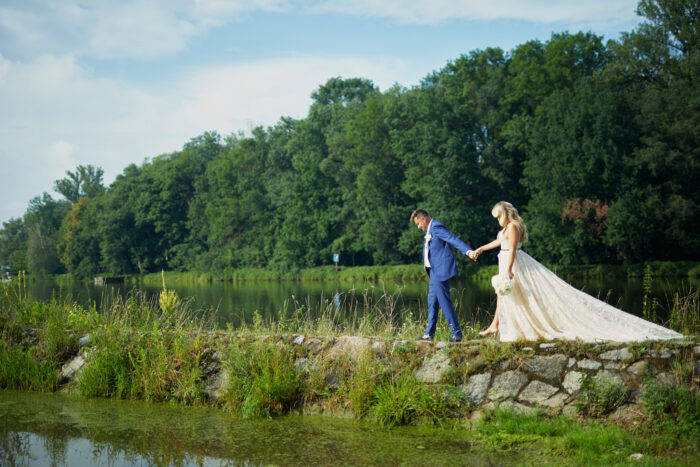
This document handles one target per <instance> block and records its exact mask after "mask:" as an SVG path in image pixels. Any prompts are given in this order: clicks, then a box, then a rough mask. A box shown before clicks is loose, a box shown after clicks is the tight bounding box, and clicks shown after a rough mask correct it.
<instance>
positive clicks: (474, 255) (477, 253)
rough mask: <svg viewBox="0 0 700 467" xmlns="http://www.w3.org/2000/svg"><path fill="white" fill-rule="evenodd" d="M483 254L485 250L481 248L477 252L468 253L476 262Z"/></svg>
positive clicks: (470, 251)
mask: <svg viewBox="0 0 700 467" xmlns="http://www.w3.org/2000/svg"><path fill="white" fill-rule="evenodd" d="M482 252H483V250H482V249H481V248H477V249H476V250H469V251H467V256H469V257H470V258H471V259H473V260H474V261H476V260H477V259H478V258H479V255H480V254H481V253H482Z"/></svg>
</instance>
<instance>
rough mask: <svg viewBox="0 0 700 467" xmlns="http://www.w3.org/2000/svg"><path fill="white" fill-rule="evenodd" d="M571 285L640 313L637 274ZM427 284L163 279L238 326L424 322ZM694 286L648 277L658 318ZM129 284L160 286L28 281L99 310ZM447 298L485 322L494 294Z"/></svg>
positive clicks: (36, 295)
mask: <svg viewBox="0 0 700 467" xmlns="http://www.w3.org/2000/svg"><path fill="white" fill-rule="evenodd" d="M570 283H571V284H572V285H573V286H574V287H576V288H579V289H582V290H584V291H585V292H587V293H589V294H591V295H593V296H595V297H599V298H601V299H604V300H605V301H607V302H608V303H610V304H612V305H613V306H616V307H618V308H620V309H622V310H625V311H627V312H629V313H632V314H635V315H638V316H641V313H642V297H643V288H642V279H641V278H630V279H628V278H625V277H613V278H594V279H591V278H587V279H581V278H578V279H573V280H570ZM427 287H428V283H427V282H407V283H395V282H390V281H387V282H359V283H351V282H332V281H330V282H294V281H287V282H236V283H232V282H190V283H169V284H168V288H169V289H173V290H175V291H176V292H177V293H178V295H179V296H180V297H182V298H184V299H189V300H190V304H189V305H190V308H191V309H193V310H199V312H200V313H204V310H214V311H215V317H216V321H217V324H218V326H220V327H226V325H227V324H231V325H232V326H234V327H235V326H238V325H239V324H240V322H241V320H243V319H245V320H246V322H248V323H250V322H251V320H252V315H253V313H254V312H255V311H258V312H259V313H260V314H261V315H262V316H263V317H264V318H265V319H266V320H268V321H270V320H277V319H279V317H280V316H281V315H287V316H288V315H290V314H292V313H293V312H294V311H295V310H298V309H303V310H305V312H308V313H309V314H311V315H312V316H317V315H319V314H320V313H322V312H323V311H324V310H328V309H337V310H338V311H339V312H340V313H341V314H344V315H345V316H347V317H348V318H350V319H352V317H353V316H358V315H359V316H361V315H362V313H363V312H365V310H370V311H371V312H373V313H385V314H391V315H393V317H394V319H397V320H400V319H401V318H402V317H405V316H406V314H407V313H412V314H413V316H414V317H415V318H418V319H423V318H424V317H425V315H426V314H427V312H426V308H425V299H426V295H427ZM691 287H692V288H693V289H697V287H698V281H697V280H689V279H684V278H664V279H658V280H655V281H654V284H653V290H652V296H653V297H655V298H657V300H658V302H659V309H658V310H657V314H658V316H659V319H660V320H662V321H663V319H664V318H665V317H666V316H667V315H668V310H669V309H670V306H671V304H672V298H673V294H674V293H676V292H680V293H688V291H689V290H690V289H691ZM134 288H137V289H140V290H142V291H144V292H145V293H146V294H147V295H148V296H149V297H154V298H156V299H157V297H158V294H159V293H160V290H161V286H160V285H159V284H137V283H125V284H107V285H104V286H95V285H94V284H92V283H88V282H77V281H76V282H68V283H66V282H61V283H58V282H55V281H51V280H35V281H30V282H29V284H28V294H29V297H30V298H31V299H34V300H40V301H48V300H51V299H52V298H60V299H66V298H68V299H70V300H75V301H77V302H78V303H80V304H82V305H88V304H92V303H93V302H95V303H96V304H97V307H98V309H103V305H104V306H108V305H109V303H110V302H111V301H113V300H114V298H115V297H116V296H119V295H121V296H124V295H125V294H128V293H129V292H130V291H131V290H133V289H134ZM452 299H453V301H454V303H455V309H456V311H457V314H458V317H459V319H460V322H461V323H466V324H470V323H475V322H481V323H485V324H488V323H489V322H490V318H491V316H492V314H493V312H494V310H495V307H496V298H495V295H494V292H493V288H492V287H491V284H490V283H489V281H486V280H473V279H460V280H454V281H452Z"/></svg>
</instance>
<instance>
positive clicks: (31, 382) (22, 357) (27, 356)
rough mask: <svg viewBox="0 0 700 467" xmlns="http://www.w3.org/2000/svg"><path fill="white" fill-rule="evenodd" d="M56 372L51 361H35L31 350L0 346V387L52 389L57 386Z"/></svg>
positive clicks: (56, 368) (55, 367)
mask: <svg viewBox="0 0 700 467" xmlns="http://www.w3.org/2000/svg"><path fill="white" fill-rule="evenodd" d="M57 373H58V367H57V365H56V364H55V363H53V362H50V361H49V362H37V361H35V360H34V358H32V355H31V352H28V351H25V350H23V349H21V348H14V349H11V350H7V349H5V348H4V347H3V346H0V388H4V389H24V390H34V391H53V390H55V389H56V387H57V386H58V378H57V376H56V375H57Z"/></svg>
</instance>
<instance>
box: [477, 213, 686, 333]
mask: <svg viewBox="0 0 700 467" xmlns="http://www.w3.org/2000/svg"><path fill="white" fill-rule="evenodd" d="M491 215H493V217H495V218H496V219H497V220H498V223H499V224H500V225H501V227H503V230H501V231H499V232H498V235H497V237H496V240H494V241H492V242H491V243H488V244H486V245H483V246H481V247H479V248H477V249H476V251H475V258H473V259H476V258H478V256H479V255H480V254H481V253H483V252H484V251H486V250H492V249H494V248H497V247H500V248H501V251H500V252H499V254H498V274H499V276H507V277H508V278H509V279H512V290H511V293H510V294H507V295H501V294H499V295H498V299H497V304H496V313H495V314H494V317H493V322H492V323H491V325H490V326H489V327H488V328H487V329H486V330H484V331H482V332H480V334H481V335H482V336H487V335H489V334H496V333H498V334H499V337H500V340H502V341H507V342H511V341H515V340H519V339H520V340H528V341H532V340H538V339H545V340H552V339H572V340H573V339H581V340H584V341H589V342H597V341H605V340H610V341H617V342H629V341H642V340H648V339H675V338H679V337H683V336H682V335H681V334H679V333H677V332H675V331H672V330H670V329H666V328H664V327H662V326H659V325H657V324H654V323H650V322H649V321H645V320H643V319H641V318H638V317H636V316H634V315H631V314H629V313H626V312H624V311H622V310H619V309H617V308H615V307H613V306H611V305H608V304H607V303H605V302H603V301H600V300H598V299H595V298H593V297H591V296H590V295H587V294H585V293H584V292H582V291H580V290H578V289H576V288H574V287H572V286H570V285H569V284H567V283H566V282H565V281H563V280H562V279H560V278H559V277H557V276H556V275H555V274H554V273H553V272H552V271H550V270H549V269H547V268H546V267H545V266H543V265H542V264H540V263H538V262H537V261H536V260H535V259H534V258H532V257H531V256H530V255H528V254H527V253H525V252H524V251H523V250H522V249H521V248H520V246H521V244H522V243H523V242H526V241H527V229H526V228H525V224H524V223H523V221H522V219H521V218H520V215H518V211H517V209H515V207H513V205H512V204H510V203H508V202H505V201H501V202H499V203H497V204H496V205H495V206H494V207H493V209H492V210H491ZM502 280H505V279H504V278H502ZM506 282H508V281H506Z"/></svg>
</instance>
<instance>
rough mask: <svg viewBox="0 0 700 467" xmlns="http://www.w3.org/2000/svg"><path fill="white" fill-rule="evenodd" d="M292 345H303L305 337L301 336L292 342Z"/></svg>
mask: <svg viewBox="0 0 700 467" xmlns="http://www.w3.org/2000/svg"><path fill="white" fill-rule="evenodd" d="M292 343H294V344H295V345H301V344H303V343H304V335H303V334H301V335H299V336H297V337H295V338H294V340H293V341H292Z"/></svg>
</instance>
